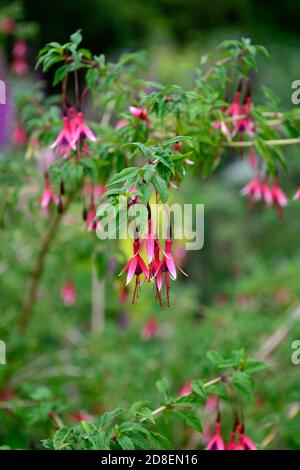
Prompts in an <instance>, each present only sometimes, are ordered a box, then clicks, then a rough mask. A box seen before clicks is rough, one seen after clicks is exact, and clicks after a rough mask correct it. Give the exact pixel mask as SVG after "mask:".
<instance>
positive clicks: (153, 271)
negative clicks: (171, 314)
mask: <svg viewBox="0 0 300 470" xmlns="http://www.w3.org/2000/svg"><path fill="white" fill-rule="evenodd" d="M160 251H161V248H160V246H159V244H158V243H157V242H155V244H154V257H153V259H152V262H151V264H150V276H151V278H152V279H153V280H154V283H155V292H156V300H157V301H158V302H159V304H160V308H161V309H162V308H163V305H162V298H161V288H162V285H163V276H162V272H161V270H159V266H160V257H159V256H160Z"/></svg>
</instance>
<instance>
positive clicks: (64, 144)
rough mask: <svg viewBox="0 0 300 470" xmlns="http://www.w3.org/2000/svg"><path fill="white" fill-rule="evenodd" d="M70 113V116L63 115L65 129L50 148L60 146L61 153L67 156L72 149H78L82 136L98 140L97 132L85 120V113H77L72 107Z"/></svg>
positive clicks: (93, 140)
mask: <svg viewBox="0 0 300 470" xmlns="http://www.w3.org/2000/svg"><path fill="white" fill-rule="evenodd" d="M68 113H69V116H70V117H69V116H67V115H65V116H64V117H63V129H62V130H61V131H60V133H59V134H58V136H57V138H56V139H55V141H54V142H53V144H52V145H51V146H50V148H55V147H58V150H59V153H60V154H61V155H67V156H69V155H70V153H71V150H76V144H77V142H78V141H79V140H80V139H81V138H87V139H88V140H91V141H92V142H95V141H96V137H95V134H94V133H93V131H92V130H91V129H90V128H89V127H88V126H87V124H86V123H85V121H84V116H83V113H82V112H81V111H78V112H77V114H76V112H75V110H74V108H72V107H70V108H69V109H68Z"/></svg>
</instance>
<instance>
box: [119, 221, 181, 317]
mask: <svg viewBox="0 0 300 470" xmlns="http://www.w3.org/2000/svg"><path fill="white" fill-rule="evenodd" d="M141 249H142V243H141V242H140V240H139V238H136V239H135V240H134V242H133V256H132V257H131V258H130V260H129V261H128V262H127V263H126V265H125V266H124V268H123V269H122V271H121V273H120V275H121V274H124V273H125V272H127V280H126V286H127V285H128V284H129V283H130V282H131V280H132V279H133V277H134V276H135V279H136V282H135V288H134V293H133V298H132V303H134V301H135V299H136V297H137V296H138V294H139V289H140V285H141V280H140V276H141V275H143V276H144V281H145V280H148V281H153V282H154V285H155V296H156V300H157V301H158V302H159V304H160V307H161V308H163V302H162V292H163V289H164V290H165V294H166V299H167V305H168V307H169V306H170V280H171V279H172V280H174V281H175V280H176V277H177V272H176V264H175V261H174V257H173V255H172V239H171V237H169V238H167V239H166V241H165V249H163V248H162V246H161V244H160V242H159V240H158V238H157V237H156V236H155V235H154V233H153V226H152V220H151V217H150V218H149V220H148V233H147V238H146V253H147V258H148V265H147V264H146V263H145V262H144V260H143V258H142V257H141V255H140V252H141ZM144 281H143V282H144Z"/></svg>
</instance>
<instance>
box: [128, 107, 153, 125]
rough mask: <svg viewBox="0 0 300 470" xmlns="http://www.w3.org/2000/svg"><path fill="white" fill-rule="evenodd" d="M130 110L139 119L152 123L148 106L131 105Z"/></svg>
mask: <svg viewBox="0 0 300 470" xmlns="http://www.w3.org/2000/svg"><path fill="white" fill-rule="evenodd" d="M129 112H130V113H131V114H132V116H134V117H135V118H137V119H139V120H140V121H145V122H146V123H147V124H150V119H149V117H148V111H147V108H136V107H135V106H129Z"/></svg>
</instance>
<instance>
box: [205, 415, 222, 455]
mask: <svg viewBox="0 0 300 470" xmlns="http://www.w3.org/2000/svg"><path fill="white" fill-rule="evenodd" d="M205 450H225V444H224V441H223V438H222V436H221V423H220V421H217V422H216V428H215V434H214V436H213V437H212V439H211V440H210V441H209V443H208V446H207V447H206V449H205Z"/></svg>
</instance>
